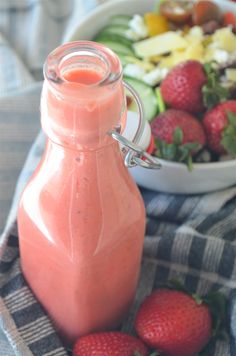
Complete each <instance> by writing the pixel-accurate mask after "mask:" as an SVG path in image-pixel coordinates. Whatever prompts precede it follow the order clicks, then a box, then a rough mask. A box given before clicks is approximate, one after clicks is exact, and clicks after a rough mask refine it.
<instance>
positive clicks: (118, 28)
mask: <svg viewBox="0 0 236 356" xmlns="http://www.w3.org/2000/svg"><path fill="white" fill-rule="evenodd" d="M128 29H129V27H128V26H123V25H110V26H106V27H104V28H103V29H102V30H101V31H100V32H99V34H98V36H102V35H103V36H106V35H107V34H108V35H109V34H113V35H119V36H122V37H124V38H126V39H128V40H130V39H129V37H128V36H127V35H126V32H127V30H128Z"/></svg>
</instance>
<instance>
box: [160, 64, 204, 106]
mask: <svg viewBox="0 0 236 356" xmlns="http://www.w3.org/2000/svg"><path fill="white" fill-rule="evenodd" d="M206 82H207V76H206V74H205V72H204V67H203V66H202V64H201V63H200V62H198V61H195V60H189V61H186V62H182V63H180V64H179V65H177V66H175V67H174V68H173V69H172V70H171V71H170V72H169V74H168V75H167V76H166V78H165V79H164V80H163V81H162V84H161V93H162V96H163V99H164V101H165V102H166V104H168V105H169V106H170V107H172V108H174V109H180V110H185V111H188V112H190V113H198V112H201V111H203V109H204V104H203V96H202V87H203V86H204V84H206Z"/></svg>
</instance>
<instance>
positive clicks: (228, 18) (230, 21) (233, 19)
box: [223, 12, 236, 30]
mask: <svg viewBox="0 0 236 356" xmlns="http://www.w3.org/2000/svg"><path fill="white" fill-rule="evenodd" d="M223 25H224V26H229V25H231V26H233V29H234V30H236V16H235V15H234V14H233V13H232V12H226V13H224V15H223Z"/></svg>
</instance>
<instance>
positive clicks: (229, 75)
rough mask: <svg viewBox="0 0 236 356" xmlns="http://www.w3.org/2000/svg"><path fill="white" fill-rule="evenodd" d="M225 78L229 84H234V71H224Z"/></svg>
mask: <svg viewBox="0 0 236 356" xmlns="http://www.w3.org/2000/svg"><path fill="white" fill-rule="evenodd" d="M225 74H226V78H227V79H228V80H229V81H231V82H236V69H234V68H228V69H226V71H225Z"/></svg>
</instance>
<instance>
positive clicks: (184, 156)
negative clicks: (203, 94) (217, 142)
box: [151, 109, 206, 169]
mask: <svg viewBox="0 0 236 356" xmlns="http://www.w3.org/2000/svg"><path fill="white" fill-rule="evenodd" d="M151 129H152V134H153V135H154V137H155V139H156V144H157V149H158V151H157V156H158V157H160V158H164V159H166V160H170V161H179V162H185V163H187V164H188V165H189V168H190V169H191V163H192V161H191V157H192V155H193V154H194V153H195V152H196V151H198V150H199V149H200V148H201V147H202V146H204V145H205V142H206V137H205V132H204V129H203V127H202V125H201V123H200V121H198V120H197V119H196V118H195V117H194V116H192V115H191V114H189V113H187V112H185V111H182V110H174V109H169V110H166V111H165V112H163V113H161V114H160V115H158V116H157V117H156V118H155V119H154V120H153V121H152V123H151Z"/></svg>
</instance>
